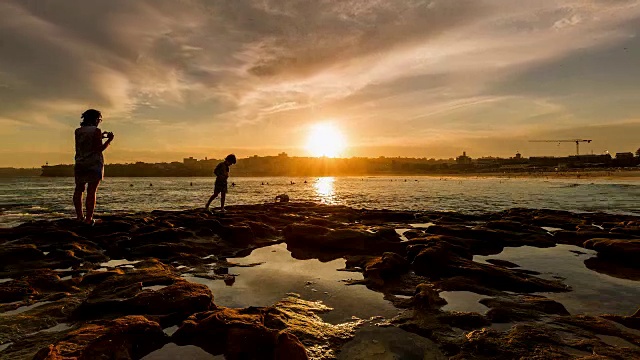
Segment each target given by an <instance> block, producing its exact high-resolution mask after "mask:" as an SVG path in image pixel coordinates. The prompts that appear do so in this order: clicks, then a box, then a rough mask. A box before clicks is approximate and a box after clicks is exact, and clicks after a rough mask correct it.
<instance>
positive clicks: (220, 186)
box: [213, 181, 229, 194]
mask: <svg viewBox="0 0 640 360" xmlns="http://www.w3.org/2000/svg"><path fill="white" fill-rule="evenodd" d="M213 191H214V192H217V193H223V194H226V193H227V192H228V191H229V190H228V189H227V182H226V181H225V182H222V181H220V182H218V181H216V183H215V185H214V186H213Z"/></svg>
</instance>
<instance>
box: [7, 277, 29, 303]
mask: <svg viewBox="0 0 640 360" xmlns="http://www.w3.org/2000/svg"><path fill="white" fill-rule="evenodd" d="M37 294H38V291H37V290H36V289H34V288H33V287H32V286H31V285H29V283H28V282H26V281H16V280H14V281H8V282H5V283H2V284H0V303H10V302H14V301H21V300H25V299H28V298H30V297H32V296H34V295H37Z"/></svg>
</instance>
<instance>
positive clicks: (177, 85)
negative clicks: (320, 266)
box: [0, 0, 640, 167]
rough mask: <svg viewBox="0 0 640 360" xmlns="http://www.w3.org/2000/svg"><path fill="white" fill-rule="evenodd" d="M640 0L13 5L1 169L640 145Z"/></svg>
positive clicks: (24, 0) (69, 0)
mask: <svg viewBox="0 0 640 360" xmlns="http://www.w3.org/2000/svg"><path fill="white" fill-rule="evenodd" d="M639 35H640V0H639V1H631V0H536V1H514V0H432V1H412V0H397V1H392V0H385V1H382V0H357V1H356V0H352V1H347V0H339V1H338V0H335V1H327V0H313V1H311V0H308V1H295V0H287V1H284V0H254V1H248V0H247V1H244V0H233V1H231V0H220V1H213V0H212V1H208V0H201V1H197V0H181V1H178V0H171V1H164V0H147V1H141V0H136V1H131V0H55V1H54V0H2V1H0V139H1V141H0V166H22V167H27V166H39V165H41V164H43V163H44V162H45V161H48V162H49V163H72V162H73V146H74V145H73V130H74V129H75V128H76V127H77V126H78V124H79V122H80V114H81V113H82V112H83V111H84V110H85V109H87V108H90V107H93V108H97V109H100V110H102V112H103V118H104V123H103V124H102V126H101V127H102V128H103V130H109V131H113V132H114V133H115V135H116V138H115V140H114V142H113V146H112V147H111V148H110V149H109V150H107V153H105V157H106V160H107V162H110V163H113V162H130V161H137V160H140V161H152V162H155V161H173V160H181V159H182V157H185V156H195V157H198V158H203V157H205V156H207V157H216V158H220V157H223V156H224V155H226V154H227V153H229V152H232V151H233V152H235V153H236V154H237V155H238V156H240V157H245V156H250V155H254V154H257V155H275V154H277V153H278V152H281V151H285V152H287V153H289V154H290V155H300V156H303V155H305V156H306V155H308V153H307V151H306V150H305V141H306V138H307V132H308V131H309V129H310V128H312V127H313V126H315V124H318V123H330V124H332V126H334V127H335V128H339V129H340V130H341V131H342V133H343V135H344V138H345V139H346V140H345V141H346V145H347V148H346V150H345V152H344V154H343V155H345V156H376V157H377V156H381V155H385V156H410V157H429V158H431V157H435V158H449V157H454V156H456V155H458V154H459V153H461V152H462V151H467V153H468V155H470V156H472V157H479V156H486V155H493V156H512V155H513V154H514V153H515V152H516V151H520V152H521V153H522V154H523V155H524V156H531V155H567V154H573V153H574V152H575V145H574V144H570V143H568V144H562V145H560V146H558V145H557V144H553V143H550V144H545V143H530V142H528V140H531V139H565V138H569V139H570V138H586V139H593V142H592V143H591V144H588V145H586V144H585V145H584V146H583V147H582V148H581V150H583V152H585V153H586V152H591V151H593V152H594V153H602V152H604V151H606V150H608V151H610V152H612V153H613V152H620V151H635V150H636V149H638V148H639V147H640V37H639Z"/></svg>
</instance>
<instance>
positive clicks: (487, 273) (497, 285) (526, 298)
mask: <svg viewBox="0 0 640 360" xmlns="http://www.w3.org/2000/svg"><path fill="white" fill-rule="evenodd" d="M101 220H102V222H100V223H99V224H96V225H95V226H93V227H89V226H86V225H82V224H79V223H77V222H75V221H73V220H70V219H60V220H39V221H30V222H25V223H23V224H21V225H19V226H17V227H13V228H5V229H1V230H0V243H1V244H2V246H1V247H0V259H1V260H2V261H0V326H2V327H3V328H4V329H7V330H6V331H3V332H2V334H0V344H1V345H0V359H56V358H65V357H67V358H68V357H74V356H75V357H79V358H98V357H100V356H105V354H111V353H117V354H119V355H118V356H119V357H118V358H122V359H147V360H154V359H156V360H157V359H173V358H176V357H177V356H186V355H185V354H189V355H188V356H191V357H192V358H196V359H218V358H220V357H219V356H223V355H224V356H225V358H227V359H237V358H260V359H263V358H269V359H307V358H308V359H369V358H376V357H381V356H384V357H385V358H402V359H413V358H416V359H417V358H420V359H422V358H425V357H426V358H429V359H446V358H453V359H468V358H474V359H494V358H500V359H517V358H529V357H537V358H575V357H581V356H589V354H597V355H600V356H604V357H611V358H618V359H634V358H637V357H638V356H640V336H639V332H638V331H639V330H640V323H638V319H640V317H639V316H640V314H638V312H637V310H638V303H637V299H638V297H639V296H640V287H639V286H638V281H640V268H638V263H637V257H638V255H640V253H639V251H640V247H639V245H640V240H639V239H640V218H639V217H637V216H633V215H623V214H606V213H587V212H583V213H575V212H567V211H560V210H536V209H522V208H513V209H507V210H501V211H494V212H482V213H461V212H452V211H410V210H385V209H378V210H375V209H363V208H353V207H348V206H344V205H327V204H321V203H314V202H294V203H283V204H274V203H270V204H251V205H237V206H230V207H229V208H228V210H227V212H226V213H217V212H213V213H209V212H205V211H202V210H197V209H187V210H179V211H178V210H175V211H160V210H155V211H149V212H138V213H129V214H117V215H116V214H114V215H103V216H102V217H101ZM18 325H19V326H18ZM398 344H401V345H400V346H397V345H398Z"/></svg>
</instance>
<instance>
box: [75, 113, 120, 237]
mask: <svg viewBox="0 0 640 360" xmlns="http://www.w3.org/2000/svg"><path fill="white" fill-rule="evenodd" d="M81 118H82V122H81V123H80V127H79V128H77V129H76V131H75V137H76V156H75V166H74V168H73V171H74V176H75V182H76V188H75V191H74V192H73V206H74V207H75V208H76V216H77V219H78V220H79V221H84V222H85V223H87V224H90V225H93V224H94V222H95V221H94V220H93V212H94V210H95V208H96V193H97V191H98V185H100V181H102V178H103V175H104V157H103V156H102V152H103V151H104V150H106V149H107V148H108V147H109V144H111V141H113V133H112V132H106V131H105V132H102V131H101V130H100V128H98V125H99V124H100V123H101V122H102V113H100V111H98V110H95V109H89V110H87V111H85V112H84V113H82V116H81ZM103 138H106V139H107V141H105V142H104V143H103V142H102V139H103ZM85 186H86V189H87V198H86V203H85V207H86V211H87V212H86V216H85V214H84V213H83V211H82V193H84V190H85Z"/></svg>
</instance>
